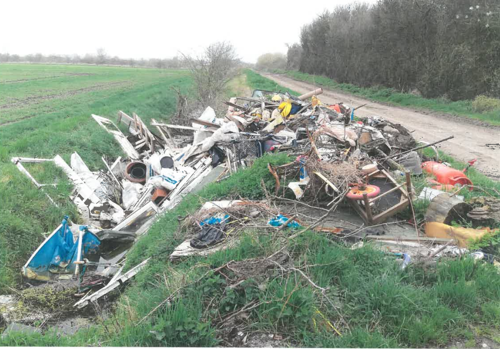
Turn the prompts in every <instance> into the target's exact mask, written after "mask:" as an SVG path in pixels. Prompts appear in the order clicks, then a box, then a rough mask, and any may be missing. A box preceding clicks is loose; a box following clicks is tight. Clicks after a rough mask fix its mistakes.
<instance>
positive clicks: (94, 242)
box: [23, 216, 100, 281]
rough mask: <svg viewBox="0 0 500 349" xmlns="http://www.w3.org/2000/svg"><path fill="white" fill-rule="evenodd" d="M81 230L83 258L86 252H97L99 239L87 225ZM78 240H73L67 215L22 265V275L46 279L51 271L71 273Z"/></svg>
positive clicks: (73, 267) (73, 268)
mask: <svg viewBox="0 0 500 349" xmlns="http://www.w3.org/2000/svg"><path fill="white" fill-rule="evenodd" d="M80 230H82V231H83V232H84V233H83V237H82V254H81V256H82V257H81V258H82V259H83V258H84V257H85V255H87V254H88V253H93V252H97V249H98V248H99V245H100V241H99V239H98V238H97V236H95V235H94V234H92V233H91V232H90V231H89V230H88V229H87V227H85V226H81V227H80ZM77 250H78V240H77V241H74V239H73V233H72V232H71V230H70V229H69V225H68V217H67V216H65V217H64V219H63V220H62V223H61V225H60V226H59V227H58V228H57V229H56V230H55V231H54V232H53V233H52V234H51V235H50V236H49V237H48V238H47V239H46V240H45V241H44V242H43V243H42V244H41V245H40V247H39V248H38V249H37V250H36V251H35V253H33V255H32V256H31V258H30V259H29V260H28V262H27V263H26V265H25V266H24V267H23V275H24V276H26V277H28V278H30V279H36V280H42V281H47V280H49V279H50V276H51V273H63V274H65V273H72V272H74V271H75V268H76V265H75V264H74V262H75V261H76V258H77V255H78V251H77Z"/></svg>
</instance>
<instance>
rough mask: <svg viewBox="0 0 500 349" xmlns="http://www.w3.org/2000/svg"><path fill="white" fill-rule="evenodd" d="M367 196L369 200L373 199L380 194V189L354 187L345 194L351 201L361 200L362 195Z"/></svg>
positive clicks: (369, 186) (371, 186)
mask: <svg viewBox="0 0 500 349" xmlns="http://www.w3.org/2000/svg"><path fill="white" fill-rule="evenodd" d="M365 193H366V194H367V195H368V197H369V198H373V197H375V196H377V195H378V194H380V188H379V187H377V186H376V185H371V184H368V185H365V186H363V187H359V186H357V185H356V186H354V187H352V188H351V190H349V192H348V193H347V195H346V196H347V198H349V199H351V200H363V194H365Z"/></svg>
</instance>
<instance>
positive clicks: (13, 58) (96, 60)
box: [0, 49, 187, 69]
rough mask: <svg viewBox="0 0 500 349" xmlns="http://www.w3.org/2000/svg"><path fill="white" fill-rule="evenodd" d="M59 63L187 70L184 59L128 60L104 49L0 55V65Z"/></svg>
mask: <svg viewBox="0 0 500 349" xmlns="http://www.w3.org/2000/svg"><path fill="white" fill-rule="evenodd" d="M9 62H10V63H16V62H17V63H59V64H95V65H119V66H131V67H147V68H158V69H181V68H186V67H187V65H186V62H185V60H184V59H183V58H182V57H173V58H166V59H160V58H150V59H126V58H120V57H118V56H110V55H108V54H107V53H106V51H105V50H104V49H98V50H97V52H96V53H95V54H91V53H88V54H86V55H83V56H80V55H76V54H75V55H42V54H41V53H35V54H28V55H24V56H22V55H17V54H9V53H0V63H9Z"/></svg>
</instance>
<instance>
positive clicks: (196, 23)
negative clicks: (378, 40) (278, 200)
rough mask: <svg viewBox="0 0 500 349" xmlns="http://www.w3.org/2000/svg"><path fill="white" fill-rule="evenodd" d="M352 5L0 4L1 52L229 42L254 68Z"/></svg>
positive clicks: (154, 48) (125, 53) (154, 49)
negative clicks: (330, 13)
mask: <svg viewBox="0 0 500 349" xmlns="http://www.w3.org/2000/svg"><path fill="white" fill-rule="evenodd" d="M375 1H376V0H365V1H362V2H370V3H373V2H375ZM352 2H354V1H353V0H307V1H306V0H302V1H296V0H293V1H291V0H288V1H276V0H249V1H235V0H233V1H229V0H205V1H202V0H200V1H193V0H177V1H166V0H164V1H153V0H142V1H141V0H136V1H124V0H121V1H110V0H86V1H80V2H77V1H68V0H61V1H56V0H33V1H28V0H8V1H1V2H0V33H1V34H0V52H1V53H11V54H14V53H16V54H21V55H25V54H29V53H42V54H44V55H47V54H79V55H84V54H86V53H95V52H96V50H97V48H99V47H102V48H104V49H105V50H106V52H107V53H108V54H109V55H112V56H115V55H116V56H119V57H121V58H168V57H173V56H175V55H177V54H178V52H179V51H181V52H184V53H188V54H189V53H191V54H197V53H199V52H200V51H201V50H202V48H203V47H206V46H207V45H208V44H210V43H212V42H215V41H229V42H231V43H232V44H233V45H234V46H235V47H236V49H237V52H238V55H239V56H240V58H241V59H243V60H244V61H246V62H251V63H254V62H255V61H256V60H257V57H258V56H260V55H261V54H263V53H266V52H283V53H286V46H285V44H287V43H289V44H292V43H294V42H298V40H299V34H300V28H301V27H302V26H303V25H304V24H307V23H310V22H311V21H312V20H313V19H314V18H315V17H316V16H318V15H319V14H321V13H322V12H323V11H324V10H327V9H329V10H331V9H333V8H334V7H335V6H336V5H340V4H348V3H352Z"/></svg>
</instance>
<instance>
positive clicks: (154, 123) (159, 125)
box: [151, 122, 198, 131]
mask: <svg viewBox="0 0 500 349" xmlns="http://www.w3.org/2000/svg"><path fill="white" fill-rule="evenodd" d="M151 125H152V126H158V127H165V128H173V129H179V130H189V131H197V130H198V129H196V128H194V127H191V126H182V125H170V124H162V123H159V122H152V123H151Z"/></svg>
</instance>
